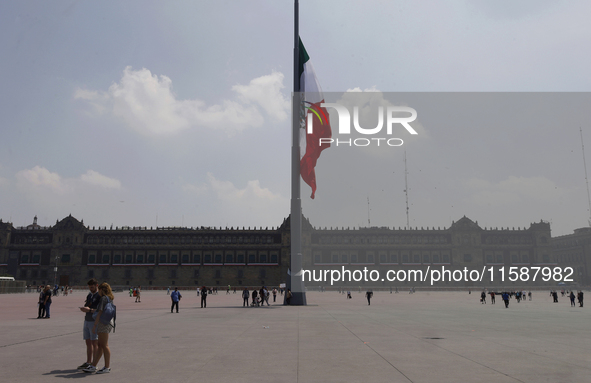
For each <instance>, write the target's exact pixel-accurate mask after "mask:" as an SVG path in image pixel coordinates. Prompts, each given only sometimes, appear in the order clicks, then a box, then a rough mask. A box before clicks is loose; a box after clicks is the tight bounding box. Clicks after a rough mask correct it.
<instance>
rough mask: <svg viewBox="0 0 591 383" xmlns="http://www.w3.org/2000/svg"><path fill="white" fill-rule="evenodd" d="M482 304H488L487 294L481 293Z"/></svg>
mask: <svg viewBox="0 0 591 383" xmlns="http://www.w3.org/2000/svg"><path fill="white" fill-rule="evenodd" d="M480 303H482V304H484V305H485V304H486V293H485V292H484V291H483V292H482V293H480Z"/></svg>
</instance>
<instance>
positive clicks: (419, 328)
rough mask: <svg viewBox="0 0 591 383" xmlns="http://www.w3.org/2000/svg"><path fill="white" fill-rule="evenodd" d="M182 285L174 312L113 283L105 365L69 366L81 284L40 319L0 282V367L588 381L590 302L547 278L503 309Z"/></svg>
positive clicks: (77, 334) (420, 296)
mask: <svg viewBox="0 0 591 383" xmlns="http://www.w3.org/2000/svg"><path fill="white" fill-rule="evenodd" d="M181 292H182V294H183V298H182V300H181V303H180V313H179V314H177V313H173V314H171V313H170V297H169V296H168V295H167V294H166V291H144V292H142V302H141V303H135V302H134V300H135V299H134V298H130V297H129V294H125V293H116V295H115V304H116V305H117V330H116V332H115V333H114V334H113V333H112V334H111V335H110V339H109V344H110V347H111V352H112V359H111V368H112V372H111V373H110V374H104V375H89V374H84V373H81V372H78V371H76V366H78V365H79V364H81V363H82V362H84V361H85V358H86V348H85V345H84V342H83V340H82V322H83V316H84V315H83V313H81V312H80V311H79V310H78V309H77V307H78V306H81V305H82V304H83V301H84V298H85V296H86V292H84V291H75V292H74V294H73V295H71V296H67V297H57V298H54V300H53V304H52V306H51V319H45V320H41V319H36V316H37V306H36V302H37V294H36V293H30V294H8V295H0V325H1V331H0V380H1V381H2V382H64V381H69V379H82V380H83V381H86V382H88V381H101V382H216V383H219V382H224V383H225V382H287V383H289V382H487V383H488V382H535V383H539V382H577V383H578V382H591V342H590V340H591V328H590V324H591V320H590V319H591V313H590V309H589V308H579V307H573V308H571V307H570V302H569V301H568V299H567V298H562V297H560V298H559V302H558V303H552V302H551V298H550V297H549V296H548V295H549V293H548V292H547V291H534V292H533V301H531V302H530V301H526V302H522V303H516V301H515V300H514V299H512V300H511V304H510V306H509V309H505V308H504V305H503V303H502V301H501V300H500V299H498V298H497V303H496V304H495V305H491V304H490V302H488V304H486V305H482V304H480V303H479V295H478V293H473V294H471V295H470V294H468V292H467V291H466V292H417V293H415V294H412V295H411V294H408V292H405V293H402V292H401V293H400V294H390V293H389V292H376V293H375V294H374V298H373V299H372V302H371V306H368V305H367V301H366V300H365V299H364V294H363V293H358V292H357V291H354V292H353V299H350V300H347V299H346V298H345V295H341V294H339V293H337V292H333V291H331V292H324V293H320V292H308V293H307V299H308V304H309V305H308V306H297V307H284V306H282V305H280V303H279V302H277V303H276V304H273V303H272V305H271V306H270V307H262V308H243V307H242V298H241V296H240V292H238V293H237V294H235V295H234V294H230V295H226V293H225V291H222V292H221V293H220V294H219V295H210V296H208V299H207V302H208V307H207V308H206V309H201V308H199V298H198V297H197V296H196V292H195V291H187V290H184V291H183V290H181ZM587 296H590V295H589V293H587ZM279 299H280V297H279V296H278V301H279ZM488 300H490V297H489V298H488ZM271 301H272V298H271ZM102 366H103V363H102V362H101V363H99V367H102Z"/></svg>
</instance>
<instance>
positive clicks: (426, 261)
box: [423, 254, 430, 263]
mask: <svg viewBox="0 0 591 383" xmlns="http://www.w3.org/2000/svg"><path fill="white" fill-rule="evenodd" d="M423 263H430V262H429V254H423Z"/></svg>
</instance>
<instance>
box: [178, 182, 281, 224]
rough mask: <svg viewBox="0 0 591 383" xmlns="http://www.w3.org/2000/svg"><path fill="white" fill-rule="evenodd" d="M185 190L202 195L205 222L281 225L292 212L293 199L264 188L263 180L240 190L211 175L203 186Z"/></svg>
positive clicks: (186, 187)
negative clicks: (291, 200) (290, 211)
mask: <svg viewBox="0 0 591 383" xmlns="http://www.w3.org/2000/svg"><path fill="white" fill-rule="evenodd" d="M183 190H184V191H185V192H186V193H188V194H190V195H191V198H193V197H195V196H199V201H200V202H201V205H202V206H203V207H202V208H201V209H202V210H201V211H200V213H199V214H200V219H201V220H202V222H211V223H213V224H229V225H230V224H234V225H243V226H250V225H253V224H254V225H257V224H262V223H263V222H267V223H268V222H275V223H276V224H279V223H280V222H281V220H282V219H283V218H285V216H286V214H288V210H289V200H288V199H287V198H285V197H283V196H282V195H281V194H279V193H274V192H273V191H271V190H270V189H268V188H265V187H262V186H261V184H260V182H259V180H250V181H247V183H246V185H245V186H244V188H240V187H237V186H236V185H234V183H233V182H231V181H228V180H220V179H218V178H216V177H215V176H214V175H213V174H212V173H207V179H206V181H205V182H204V183H203V184H202V185H199V186H194V185H186V186H184V187H183Z"/></svg>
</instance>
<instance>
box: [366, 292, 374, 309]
mask: <svg viewBox="0 0 591 383" xmlns="http://www.w3.org/2000/svg"><path fill="white" fill-rule="evenodd" d="M372 296H373V291H371V290H367V292H366V293H365V297H366V298H367V305H368V306H369V305H371V297H372Z"/></svg>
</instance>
